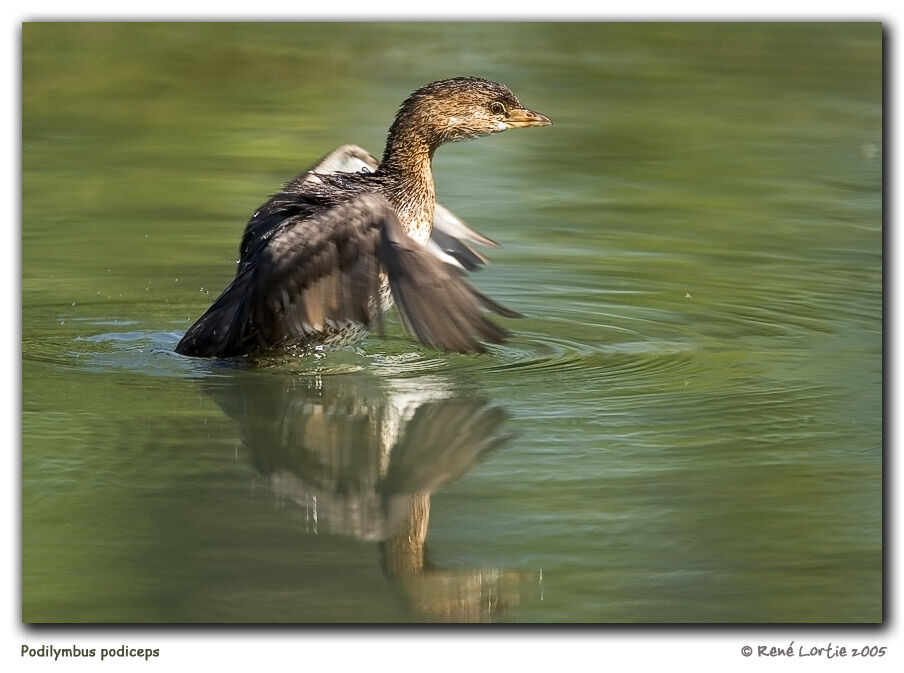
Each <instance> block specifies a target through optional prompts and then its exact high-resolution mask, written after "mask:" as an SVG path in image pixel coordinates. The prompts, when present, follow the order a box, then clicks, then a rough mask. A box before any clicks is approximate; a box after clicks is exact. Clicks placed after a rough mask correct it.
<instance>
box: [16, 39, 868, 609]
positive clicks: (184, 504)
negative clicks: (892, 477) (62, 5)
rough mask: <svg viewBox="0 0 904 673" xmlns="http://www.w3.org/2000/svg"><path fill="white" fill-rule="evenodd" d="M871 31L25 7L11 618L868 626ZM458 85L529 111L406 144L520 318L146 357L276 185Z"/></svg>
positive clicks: (377, 137) (393, 326)
mask: <svg viewBox="0 0 904 673" xmlns="http://www.w3.org/2000/svg"><path fill="white" fill-rule="evenodd" d="M882 40H883V36H882V26H881V25H880V24H877V23H862V24H856V23H847V24H845V23H824V24H814V23H784V24H783V23H749V24H748V23H744V24H726V23H712V24H704V23H686V24H683V23H639V24H638V23H616V24H592V23H590V24H577V23H555V24H548V23H496V24H492V23H491V24H486V23H429V24H422V23H348V24H334V23H324V24H305V23H296V24H293V23H285V24H266V23H253V24H230V23H217V24H203V23H185V24H181V23H171V24H129V23H109V24H92V23H79V24H66V23H46V24H42V23H26V24H24V26H23V29H22V192H23V194H22V199H23V200H22V392H23V401H22V410H23V419H22V444H23V446H22V479H23V484H22V545H23V547H22V582H23V586H22V618H23V620H24V621H27V622H82V621H92V622H93V621H103V622H184V621H202V622H220V621H267V622H281V621H326V622H374V621H417V620H436V619H440V620H444V619H453V618H458V619H467V620H477V619H484V620H508V621H522V622H536V621H543V622H550V621H552V622H557V621H563V622H584V621H591V622H598V621H602V622H876V621H879V620H881V618H882V591H881V587H882V141H883V137H882ZM462 74H473V75H479V76H483V77H488V78H490V79H494V80H497V81H501V82H503V83H505V84H506V85H508V86H509V87H510V88H511V89H512V90H513V91H514V92H515V94H516V95H517V96H518V97H519V98H520V100H521V101H522V103H524V104H525V105H526V106H527V107H530V108H531V109H534V110H537V111H539V112H542V113H543V114H546V115H547V116H549V117H550V118H551V119H552V120H553V122H554V126H552V127H550V128H543V129H528V130H524V131H517V132H511V133H505V134H501V135H497V136H493V137H491V138H485V139H481V140H477V141H474V142H470V143H464V144H456V145H452V146H447V147H443V148H441V149H440V150H439V151H438V152H437V155H436V158H435V177H436V181H437V194H438V198H439V200H440V201H441V202H442V203H443V204H444V205H446V206H447V207H449V208H450V209H452V210H453V211H454V212H455V213H456V214H458V215H459V216H460V217H462V218H463V219H464V220H465V221H466V222H468V223H469V224H471V225H472V226H474V227H475V228H477V229H478V230H480V231H481V232H483V233H485V234H487V235H488V236H490V237H492V238H493V239H495V240H497V241H499V242H500V243H501V244H502V247H500V248H498V249H493V250H491V251H489V252H488V255H489V256H490V257H491V259H492V262H493V263H492V264H491V265H490V266H489V267H487V268H486V269H485V270H483V271H481V272H480V273H479V274H477V275H476V276H475V277H474V281H475V283H476V284H477V285H478V286H479V287H480V288H481V289H482V290H484V291H485V292H486V293H487V294H488V295H489V296H491V297H493V298H494V299H497V300H499V301H501V302H502V303H503V304H506V305H507V306H510V307H511V308H513V309H516V310H518V311H520V312H522V313H524V314H525V315H526V317H525V318H523V319H521V320H513V321H505V324H506V326H507V327H508V328H509V329H510V330H511V331H512V332H513V338H512V340H511V341H510V342H508V343H507V344H505V345H503V346H500V347H496V348H493V349H492V350H491V353H490V354H488V355H484V356H457V355H456V356H451V355H443V354H439V353H435V352H432V351H429V350H426V349H423V348H421V347H420V346H418V345H416V344H414V343H413V342H411V341H410V340H408V339H407V338H406V337H405V336H404V334H403V332H402V330H401V328H400V327H399V326H398V324H397V323H395V322H390V324H389V325H388V327H387V335H386V337H385V338H381V337H379V336H377V335H374V336H372V337H370V338H369V339H368V340H367V341H366V342H365V343H364V344H363V346H362V349H361V350H360V351H356V352H341V353H333V354H328V355H327V356H326V357H324V358H317V359H312V360H303V361H282V362H270V363H268V364H267V365H266V366H257V367H250V366H246V365H242V364H236V363H211V362H206V361H195V360H190V359H186V358H182V357H179V356H176V355H174V354H173V353H172V349H173V347H174V346H175V344H176V342H177V341H178V339H179V337H180V336H181V333H182V332H183V331H184V330H185V329H186V328H187V327H188V326H189V325H190V324H191V322H192V321H193V320H194V319H195V318H197V317H198V316H199V315H200V314H201V313H202V312H203V310H204V309H205V308H206V306H207V305H208V304H209V302H210V301H212V300H213V299H214V298H215V297H216V296H217V294H218V293H219V292H220V290H222V288H223V287H224V286H225V285H226V283H227V282H228V281H229V279H230V278H231V276H232V275H233V273H234V269H235V266H234V261H235V259H236V256H237V250H238V242H239V238H240V235H241V232H242V229H243V226H244V223H245V221H246V220H247V218H248V216H249V215H250V214H251V212H253V210H254V209H255V208H256V207H257V206H258V205H259V204H261V203H262V202H263V201H264V200H265V199H266V197H267V195H268V194H271V193H273V192H274V191H276V190H277V189H278V187H279V185H280V184H281V183H282V182H284V181H286V180H288V179H290V178H291V177H292V176H294V175H295V174H296V173H297V172H299V171H300V170H302V169H303V168H305V167H307V166H308V165H309V164H310V163H312V162H313V161H315V160H316V159H317V158H318V157H320V156H322V155H323V154H325V153H326V152H328V151H329V150H331V149H333V148H334V147H336V146H338V145H340V144H343V143H348V142H354V143H358V144H360V145H362V146H364V147H365V148H367V149H369V150H370V151H371V152H373V153H375V154H379V152H380V151H381V149H382V144H383V141H384V139H385V133H386V130H387V129H388V127H389V124H390V122H391V120H392V117H393V115H394V113H395V110H396V108H397V106H398V105H399V103H400V102H401V101H402V100H403V99H404V98H405V97H406V96H407V95H408V93H410V92H411V91H412V90H413V89H415V88H417V87H418V86H420V85H422V84H424V83H426V82H429V81H432V80H436V79H441V78H444V77H449V76H455V75H462ZM487 406H488V407H490V408H491V409H495V410H496V411H486V408H487ZM469 418H470V419H475V420H474V421H473V423H471V422H468V421H467V420H463V419H469ZM478 420H479V422H478ZM374 428H380V431H379V432H377V431H375V430H374ZM479 437H482V438H483V439H484V440H486V441H485V442H484V441H482V440H479V439H478V438H479ZM493 437H497V438H505V441H503V442H501V444H500V445H499V446H496V442H495V440H492V438H493ZM491 440H492V441H491ZM491 445H492V446H491ZM389 446H392V447H393V448H392V449H391V451H390V449H389V448H388V447H389ZM386 455H389V456H390V458H389V459H388V460H389V468H387V466H386V464H385V463H386ZM381 456H382V458H381ZM475 456H476V457H475ZM453 457H454V460H453ZM381 461H382V462H381ZM415 492H416V493H419V494H421V495H420V496H418V497H422V496H423V494H424V493H428V492H429V493H431V494H432V496H431V498H430V499H431V506H430V518H429V533H428V536H427V552H428V559H429V563H428V564H427V566H425V567H424V568H422V569H420V571H419V572H418V574H417V577H416V578H413V577H411V576H405V577H400V576H398V575H397V574H394V571H392V570H391V566H392V564H391V563H390V562H389V560H388V559H392V558H394V557H393V556H392V553H393V552H392V551H391V547H392V545H391V544H390V543H389V542H387V540H390V539H391V538H392V536H393V535H395V534H396V533H397V532H398V531H397V530H396V529H397V523H398V520H399V519H398V516H396V512H397V511H403V510H404V511H405V512H408V515H405V516H402V519H403V520H406V521H407V520H409V519H410V518H411V516H413V514H412V513H413V512H416V511H420V510H418V507H421V506H422V505H423V503H422V502H421V504H420V505H418V504H417V502H415V500H412V497H413V496H412V494H413V493H415ZM418 502H420V501H418ZM421 509H423V508H422V507H421ZM406 516H407V517H408V518H406ZM352 521H354V522H355V525H351V522H352ZM393 522H395V523H393ZM394 526H396V528H394ZM464 597H467V599H466V598H464ZM452 604H456V605H458V606H459V607H460V606H461V605H465V604H467V605H468V606H472V605H473V606H482V607H469V608H468V610H459V612H457V613H454V614H453V613H452V612H449V610H448V609H446V608H445V607H438V606H448V605H452Z"/></svg>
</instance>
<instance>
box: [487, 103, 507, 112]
mask: <svg viewBox="0 0 904 673" xmlns="http://www.w3.org/2000/svg"><path fill="white" fill-rule="evenodd" d="M490 112H492V113H493V114H494V115H501V114H503V113H505V106H504V105H503V104H502V103H490Z"/></svg>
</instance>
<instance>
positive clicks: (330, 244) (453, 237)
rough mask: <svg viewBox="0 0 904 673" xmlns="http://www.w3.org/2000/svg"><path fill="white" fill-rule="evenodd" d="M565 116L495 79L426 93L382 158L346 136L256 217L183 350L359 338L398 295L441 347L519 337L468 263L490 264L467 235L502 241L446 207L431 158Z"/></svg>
mask: <svg viewBox="0 0 904 673" xmlns="http://www.w3.org/2000/svg"><path fill="white" fill-rule="evenodd" d="M551 123H552V122H550V120H549V119H548V118H547V117H545V116H543V115H541V114H539V113H537V112H533V111H531V110H528V109H525V108H524V107H523V106H522V105H521V103H520V102H519V101H518V99H517V98H516V97H515V95H514V94H513V93H512V92H511V91H509V89H508V88H506V87H505V86H503V85H501V84H497V83H496V82H491V81H489V80H486V79H481V78H478V77H455V78H453V79H447V80H440V81H438V82H433V83H431V84H427V85H426V86H423V87H421V88H420V89H417V90H416V91H415V92H414V93H412V94H411V95H410V96H409V97H408V98H407V99H406V100H405V102H403V103H402V105H401V107H400V108H399V111H398V114H397V115H396V118H395V121H394V122H393V124H392V126H391V127H390V129H389V134H388V138H387V141H386V149H385V151H384V154H383V159H382V161H381V162H380V163H379V165H375V164H376V162H375V159H374V158H373V157H371V156H370V155H369V154H368V153H367V152H365V151H364V150H362V149H361V148H359V147H356V146H344V147H342V148H339V150H336V151H335V152H332V153H331V154H329V155H327V156H326V157H324V159H323V160H321V162H319V163H318V164H317V165H316V166H314V167H313V168H312V169H310V170H308V171H305V172H303V173H301V174H300V175H298V176H297V177H296V178H295V179H294V180H292V181H290V182H288V183H287V184H286V185H285V186H284V187H283V189H282V191H280V192H279V193H277V194H275V195H274V196H272V197H271V198H270V199H269V200H268V201H267V202H266V203H264V204H263V205H262V206H261V207H260V208H259V209H258V210H257V211H256V212H255V213H254V214H253V215H252V217H251V219H250V220H249V222H248V224H247V226H246V228H245V233H244V236H243V237H242V243H241V247H240V256H239V263H238V270H237V272H236V276H235V278H234V279H233V281H232V282H231V283H230V284H229V285H228V286H227V287H226V289H225V290H224V291H223V293H222V294H221V295H220V296H219V298H218V299H217V300H216V301H215V302H214V303H213V304H212V305H211V306H210V308H208V310H207V311H206V312H205V313H204V315H202V316H201V317H200V318H199V319H198V321H197V322H196V323H195V324H194V325H192V326H191V327H190V328H189V329H188V331H187V332H186V333H185V335H184V336H183V337H182V339H181V341H179V343H178V345H177V346H176V352H177V353H181V354H183V355H189V356H195V357H216V358H226V357H235V356H241V355H251V354H255V353H262V352H266V351H270V350H274V349H284V348H300V349H302V350H304V349H308V348H311V347H314V346H318V345H342V344H348V343H353V342H355V341H357V340H359V339H361V338H363V337H364V336H365V335H366V334H367V333H368V332H369V331H370V330H371V329H372V328H373V327H374V326H375V325H379V324H380V323H381V316H382V313H383V312H384V311H386V310H388V309H389V308H390V307H391V306H392V305H393V303H394V304H395V305H396V306H397V308H398V309H399V313H400V315H401V318H402V323H403V325H404V326H405V328H406V329H407V330H408V331H409V332H410V333H411V334H412V335H414V337H415V338H417V339H418V340H419V341H420V342H421V343H423V344H425V345H427V346H431V347H434V348H439V349H442V350H446V351H457V352H461V353H466V352H474V351H477V352H480V351H483V350H485V347H484V346H483V344H482V343H481V341H488V342H491V343H500V342H502V340H503V339H504V338H505V337H506V336H507V335H508V333H507V332H506V331H505V330H504V329H502V328H500V327H499V326H498V325H496V324H494V323H493V322H492V321H490V320H489V319H488V318H487V317H486V315H485V313H484V311H492V312H494V313H497V314H499V315H502V316H507V317H518V314H517V313H515V312H514V311H511V310H509V309H507V308H505V307H503V306H501V305H499V304H497V303H496V302H494V301H492V300H491V299H489V298H488V297H486V296H484V295H483V294H481V293H480V292H478V291H477V290H476V289H475V288H474V287H473V286H471V285H470V284H469V283H468V281H467V280H466V279H465V277H464V275H463V273H462V269H461V268H460V267H464V268H468V269H471V268H474V266H476V265H477V264H479V263H482V262H483V261H484V260H483V258H482V257H481V256H480V255H479V254H478V253H476V252H475V251H473V250H472V249H471V248H470V247H469V246H468V245H467V243H465V242H464V241H471V242H476V243H481V244H486V243H490V244H492V241H489V239H486V238H485V237H482V236H480V235H479V234H477V233H476V232H474V231H473V230H471V229H469V228H468V227H467V226H465V225H464V224H463V223H462V222H460V221H459V220H458V219H457V218H455V216H453V215H451V213H449V212H448V211H446V210H445V209H443V208H441V207H440V208H437V205H436V199H435V191H434V184H433V173H432V169H431V161H432V158H433V153H434V151H435V150H436V148H437V147H439V146H440V145H442V144H443V143H447V142H456V141H461V140H467V139H470V138H476V137H479V136H483V135H489V134H491V133H498V132H500V131H505V130H506V129H510V128H521V127H526V126H548V125H550V124H551ZM348 168H351V169H352V171H348ZM437 213H439V214H438V215H437ZM435 222H438V223H440V226H438V227H437V228H436V229H434V223H435Z"/></svg>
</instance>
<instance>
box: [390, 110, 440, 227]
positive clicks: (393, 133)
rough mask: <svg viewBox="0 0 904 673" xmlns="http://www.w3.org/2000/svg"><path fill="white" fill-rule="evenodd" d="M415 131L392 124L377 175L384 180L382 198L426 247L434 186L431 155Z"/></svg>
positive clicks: (430, 149)
mask: <svg viewBox="0 0 904 673" xmlns="http://www.w3.org/2000/svg"><path fill="white" fill-rule="evenodd" d="M435 149H436V147H435V145H434V144H433V143H431V142H429V141H428V140H427V139H426V138H425V137H424V135H423V134H422V133H420V132H418V130H417V129H414V128H411V127H410V126H406V125H405V124H404V123H398V120H397V123H396V124H393V127H392V128H391V129H390V132H389V139H388V140H387V141H386V151H385V152H384V154H383V160H382V161H381V162H380V168H379V169H378V173H380V174H382V175H384V176H385V179H386V189H385V194H386V197H387V198H388V199H389V201H390V203H392V205H393V207H394V208H395V209H396V212H397V213H398V215H399V220H400V221H401V224H402V228H403V229H404V230H405V233H407V234H408V235H409V236H411V237H412V238H413V239H415V240H417V241H419V242H421V243H426V241H427V239H428V238H429V237H430V231H431V230H432V228H433V213H434V209H435V206H436V190H435V187H434V184H433V168H432V165H431V164H432V160H433V151H434V150H435Z"/></svg>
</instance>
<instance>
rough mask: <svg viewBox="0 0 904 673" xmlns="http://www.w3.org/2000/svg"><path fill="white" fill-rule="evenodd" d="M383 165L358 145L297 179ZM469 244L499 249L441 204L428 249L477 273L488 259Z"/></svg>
mask: <svg viewBox="0 0 904 673" xmlns="http://www.w3.org/2000/svg"><path fill="white" fill-rule="evenodd" d="M379 165H380V162H379V161H378V160H377V158H376V157H375V156H374V155H372V154H371V153H370V152H368V151H367V150H365V149H364V148H362V147H359V146H358V145H342V146H341V147H337V148H336V149H335V150H333V151H332V152H330V153H329V154H327V155H326V156H324V157H323V158H322V159H320V160H319V161H318V162H317V163H315V164H314V165H313V166H311V168H309V169H308V170H307V171H305V172H304V173H302V174H301V175H300V176H298V178H297V179H300V180H302V181H304V182H316V181H317V180H318V178H317V174H318V173H336V172H342V173H361V172H364V173H373V172H374V171H376V170H377V168H378V167H379ZM469 243H470V244H477V245H482V246H486V247H496V246H497V245H498V243H496V242H495V241H493V240H492V239H489V238H487V237H486V236H484V235H483V234H480V233H478V232H476V231H474V230H473V229H471V227H469V226H468V225H467V224H465V223H464V222H462V221H461V220H460V219H459V218H458V217H456V216H455V214H453V213H452V212H451V211H450V210H448V209H447V208H444V207H443V206H441V205H440V204H438V203H437V204H436V213H435V214H434V217H433V232H432V233H431V234H430V240H429V241H428V242H427V249H428V250H429V251H430V252H431V253H432V254H433V255H435V256H436V257H439V258H440V259H441V260H443V261H444V262H448V263H449V264H452V265H454V266H459V267H461V268H463V269H467V270H468V271H473V270H475V269H477V268H478V267H479V266H481V265H483V264H486V263H487V259H486V257H484V256H483V255H481V254H480V253H479V252H477V251H476V250H474V249H473V248H472V247H470V245H469Z"/></svg>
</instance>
